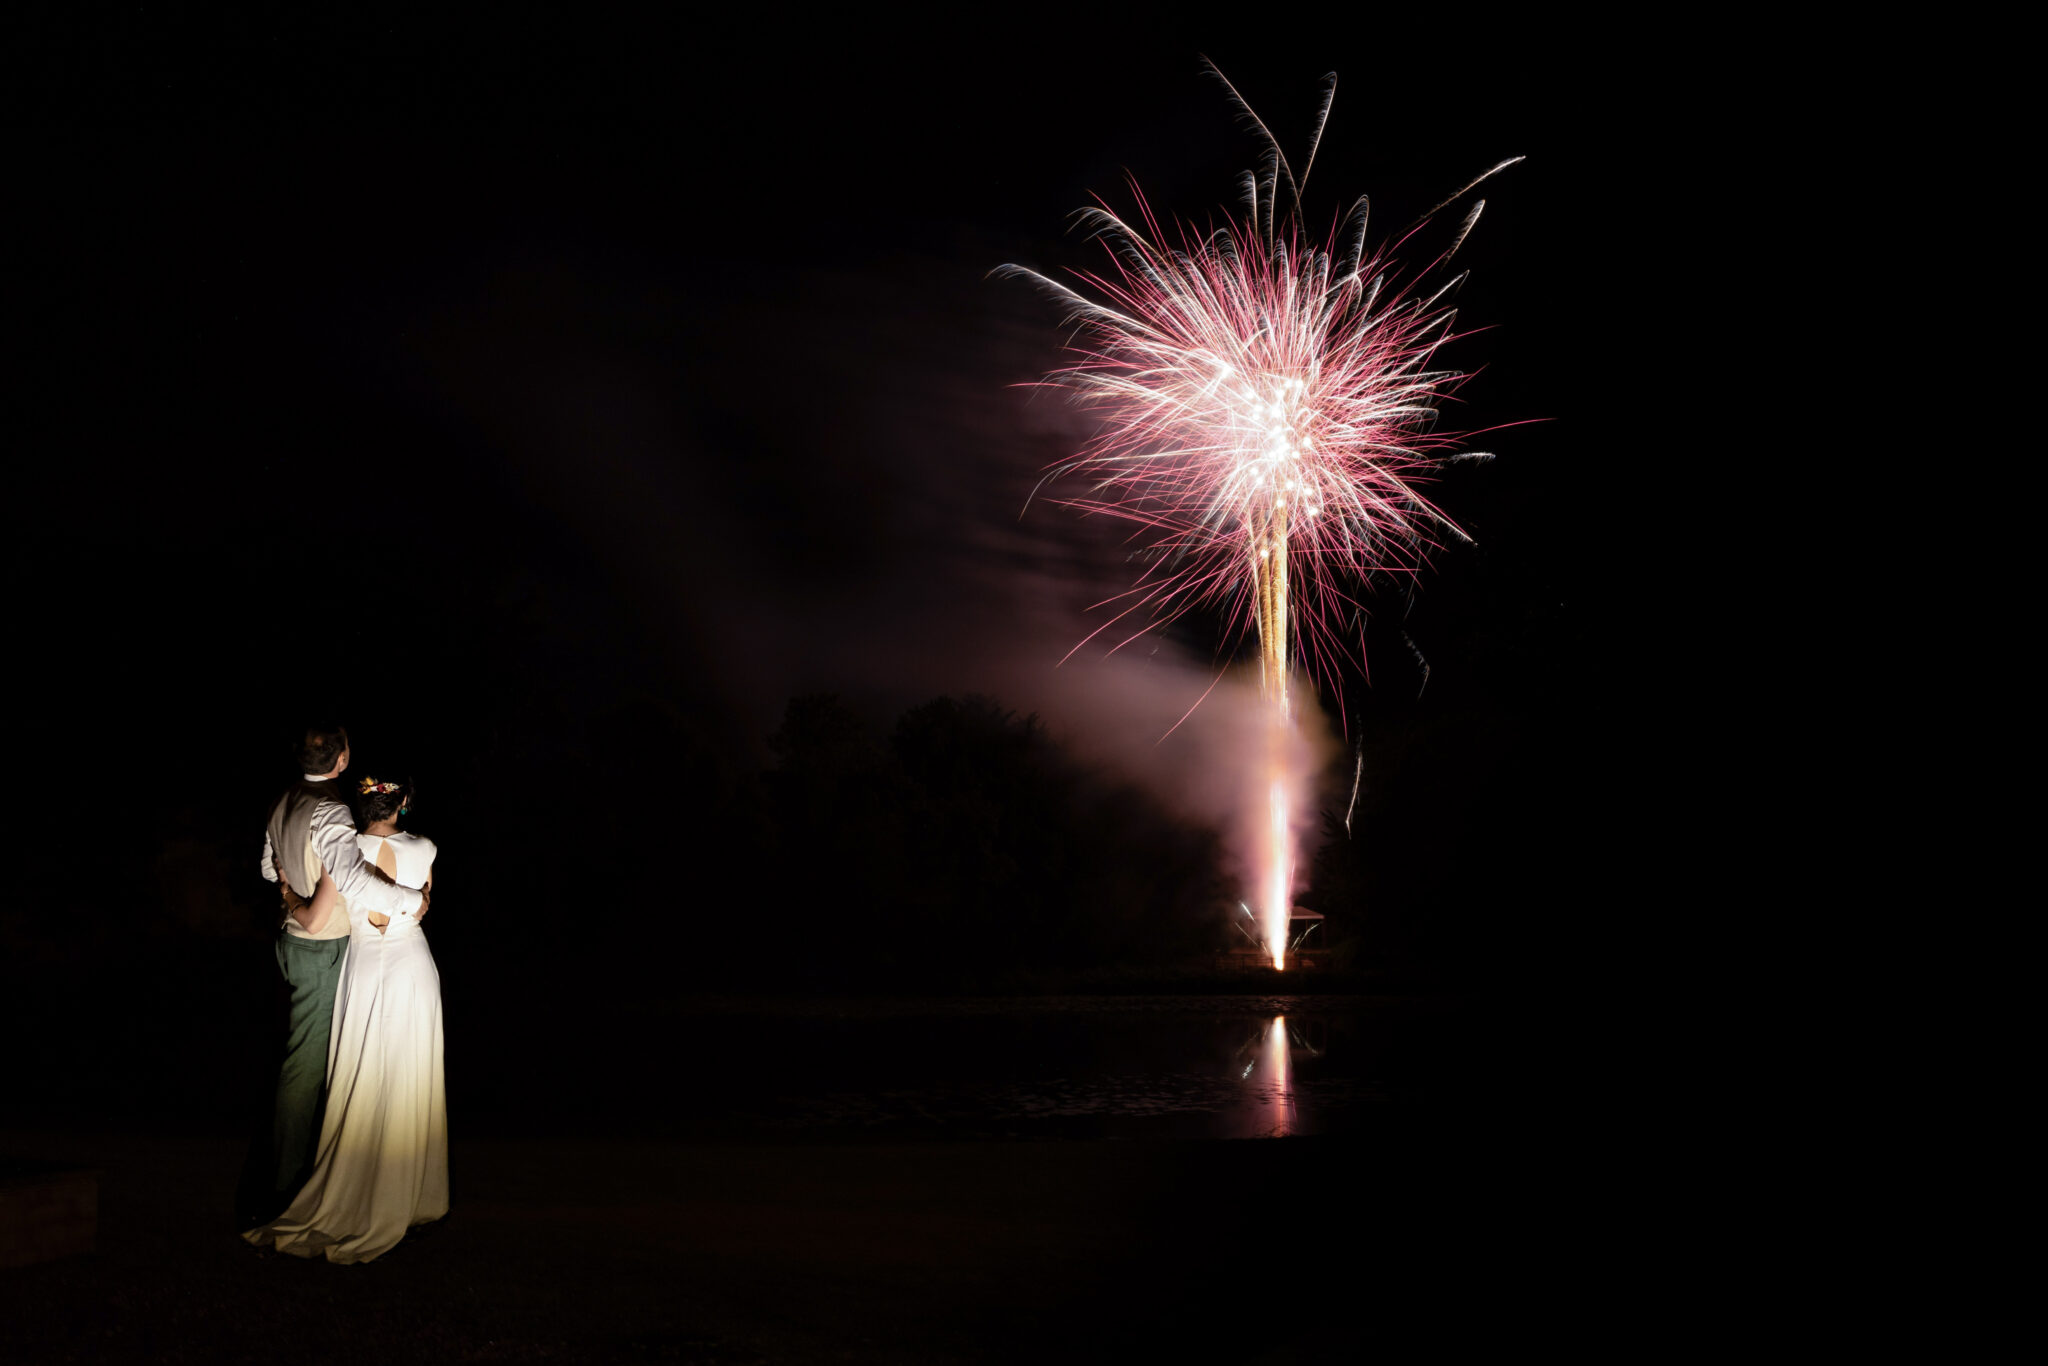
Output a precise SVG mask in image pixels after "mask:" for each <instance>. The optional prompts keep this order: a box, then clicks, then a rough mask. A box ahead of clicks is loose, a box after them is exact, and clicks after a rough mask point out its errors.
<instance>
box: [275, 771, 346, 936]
mask: <svg viewBox="0 0 2048 1366" xmlns="http://www.w3.org/2000/svg"><path fill="white" fill-rule="evenodd" d="M332 800H334V798H332V797H329V796H326V795H325V794H323V793H321V792H319V791H317V790H316V789H314V788H312V787H310V786H308V785H306V784H304V783H301V784H300V785H299V786H297V787H295V788H293V789H292V790H291V791H289V792H287V793H285V794H284V796H282V797H280V798H278V801H277V807H276V809H274V810H273V811H272V812H271V813H270V858H271V861H272V862H273V863H275V864H276V865H277V871H278V874H279V875H280V876H281V877H283V878H284V880H285V881H286V882H288V883H290V884H291V889H292V890H293V891H294V892H297V893H298V894H299V895H300V896H301V897H304V898H305V899H306V900H308V901H310V900H312V899H313V890H314V888H316V887H318V886H319V885H320V856H319V855H318V854H315V853H314V852H313V812H314V811H315V810H316V809H317V808H318V807H319V805H320V803H321V802H323V801H332ZM283 928H284V932H285V933H286V934H288V935H291V936H292V937H293V938H295V939H345V938H347V937H348V898H346V897H336V898H335V901H334V908H333V909H332V910H330V911H329V912H328V913H327V919H326V920H325V921H323V922H322V923H320V924H318V925H315V926H313V928H311V929H307V928H306V927H305V926H303V925H301V924H299V922H298V921H296V920H294V919H292V918H291V917H290V916H289V915H287V916H286V917H285V918H284V926H283Z"/></svg>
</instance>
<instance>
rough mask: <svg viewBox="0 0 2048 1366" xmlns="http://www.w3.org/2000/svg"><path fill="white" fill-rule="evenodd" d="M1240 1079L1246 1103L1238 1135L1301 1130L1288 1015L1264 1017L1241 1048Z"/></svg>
mask: <svg viewBox="0 0 2048 1366" xmlns="http://www.w3.org/2000/svg"><path fill="white" fill-rule="evenodd" d="M1233 1066H1234V1067H1235V1068H1236V1069H1237V1073H1238V1080H1239V1081H1240V1082H1241V1083H1242V1084H1243V1085H1244V1088H1245V1105H1244V1108H1243V1109H1242V1110H1241V1111H1239V1112H1238V1114H1239V1116H1240V1118H1239V1120H1238V1121H1236V1122H1234V1123H1233V1126H1232V1127H1233V1128H1234V1129H1235V1130H1236V1133H1235V1134H1234V1135H1233V1136H1235V1137H1244V1138H1285V1137H1287V1136H1288V1135H1290V1134H1294V1133H1299V1132H1300V1131H1301V1122H1300V1117H1299V1115H1298V1114H1297V1112H1296V1108H1295V1101H1294V1051H1293V1042H1292V1040H1291V1038H1290V1037H1289V1035H1288V1031H1287V1017H1286V1016H1285V1015H1276V1016H1274V1017H1273V1018H1272V1019H1270V1020H1264V1021H1261V1022H1260V1024H1259V1028H1258V1032H1257V1033H1256V1034H1254V1035H1253V1036H1252V1037H1251V1038H1250V1039H1248V1040H1246V1041H1245V1044H1244V1046H1243V1047H1242V1048H1240V1049H1239V1050H1238V1053H1237V1061H1236V1062H1235V1063H1234V1064H1233Z"/></svg>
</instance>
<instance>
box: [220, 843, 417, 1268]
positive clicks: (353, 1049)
mask: <svg viewBox="0 0 2048 1366" xmlns="http://www.w3.org/2000/svg"><path fill="white" fill-rule="evenodd" d="M356 838H357V840H358V841H359V843H360V844H361V845H362V850H363V857H364V858H365V859H366V860H368V861H369V862H371V863H375V862H377V859H378V855H379V853H380V852H383V850H384V847H385V846H386V845H387V844H388V845H389V853H390V856H387V857H386V858H385V860H384V862H385V866H386V868H387V870H388V869H389V868H390V867H391V866H392V863H393V857H395V860H396V868H397V878H396V880H397V881H398V882H400V883H403V884H404V885H405V886H407V887H424V886H425V885H426V882H427V876H428V874H429V873H430V872H431V871H432V869H433V865H434V842H433V841H432V840H429V839H424V838H422V837H420V836H418V835H410V834H398V835H393V836H391V837H389V839H388V840H387V839H385V838H384V837H380V836H377V835H358V836H357V837H356ZM348 916H349V944H348V957H347V958H346V959H344V960H343V962H342V969H341V981H340V983H339V985H338V986H337V987H336V988H335V995H334V1031H333V1034H332V1035H331V1036H330V1039H329V1042H328V1045H327V1109H326V1113H325V1116H324V1117H323V1118H322V1120H321V1123H320V1146H319V1149H318V1155H317V1157H316V1158H315V1160H314V1164H313V1174H312V1176H311V1177H310V1178H308V1180H307V1182H306V1185H305V1187H304V1189H302V1190H301V1191H300V1192H299V1194H298V1197H297V1198H296V1199H294V1200H293V1201H292V1203H291V1207H290V1208H288V1209H287V1210H285V1212H284V1213H283V1214H281V1215H279V1216H278V1217H277V1218H276V1219H275V1220H273V1221H272V1222H270V1223H268V1224H266V1225H264V1226H263V1227H262V1228H258V1229H252V1230H250V1231H249V1232H247V1233H245V1234H243V1235H242V1236H243V1237H244V1238H247V1239H248V1240H249V1241H250V1242H252V1243H255V1244H256V1245H258V1246H259V1247H260V1246H264V1245H266V1244H272V1243H274V1244H275V1245H276V1247H277V1250H278V1251H280V1252H288V1253H291V1254H292V1255H293V1256H296V1257H325V1258H326V1259H327V1260H328V1261H330V1262H367V1261H370V1260H371V1259H373V1258H375V1257H379V1256H381V1255H383V1254H384V1253H386V1252H389V1251H390V1250H391V1249H392V1248H393V1247H395V1246H397V1244H398V1241H399V1240H400V1239H401V1238H403V1237H405V1234H406V1231H407V1230H408V1229H410V1228H412V1227H414V1226H415V1225H418V1224H425V1223H430V1222H432V1221H433V1220H435V1219H439V1218H440V1217H441V1216H442V1215H444V1214H446V1213H447V1212H448V1104H447V1090H446V1085H445V1081H444V1077H443V1074H442V1069H441V974H440V972H439V971H438V970H437V969H436V968H435V967H434V955H433V952H432V950H430V949H429V948H428V947H427V937H426V935H425V934H424V933H423V932H422V931H421V929H420V925H419V921H418V920H417V919H415V918H414V917H412V916H406V915H395V916H392V917H391V923H390V925H389V926H387V927H386V928H385V930H384V931H383V932H382V933H381V934H380V933H379V932H378V930H377V928H376V926H374V925H372V924H370V921H369V916H368V914H367V913H366V912H364V911H361V910H358V909H356V908H355V907H353V906H350V907H349V910H348Z"/></svg>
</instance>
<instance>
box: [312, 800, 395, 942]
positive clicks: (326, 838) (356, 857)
mask: <svg viewBox="0 0 2048 1366" xmlns="http://www.w3.org/2000/svg"><path fill="white" fill-rule="evenodd" d="M313 852H314V853H316V854H318V855H319V856H320V866H321V867H322V868H325V869H326V870H327V876H329V877H331V878H333V879H334V885H335V887H336V888H337V889H338V890H339V891H340V892H341V894H342V895H343V896H344V897H346V898H348V904H349V905H351V906H360V907H362V908H363V909H364V910H366V911H382V912H383V913H384V914H386V915H417V914H418V913H419V909H420V894H419V892H418V891H417V890H416V889H415V888H412V887H401V886H399V885H398V884H397V883H395V882H386V881H385V880H384V879H383V878H381V877H379V876H377V870H376V869H375V868H373V867H371V866H370V864H369V863H368V862H367V861H366V860H365V859H364V858H363V850H362V846H360V845H358V844H357V843H356V821H355V817H354V816H351V815H350V814H349V810H348V808H347V807H345V806H342V805H341V804H339V803H338V802H322V803H321V804H320V807H319V809H318V810H317V811H315V812H314V813H313Z"/></svg>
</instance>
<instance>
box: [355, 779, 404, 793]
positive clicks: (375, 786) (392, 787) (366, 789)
mask: <svg viewBox="0 0 2048 1366" xmlns="http://www.w3.org/2000/svg"><path fill="white" fill-rule="evenodd" d="M396 791H398V784H397V783H380V782H378V781H377V780H376V779H375V778H365V779H363V787H362V794H363V795H364V796H365V797H367V796H369V795H370V794H371V793H372V792H396Z"/></svg>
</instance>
